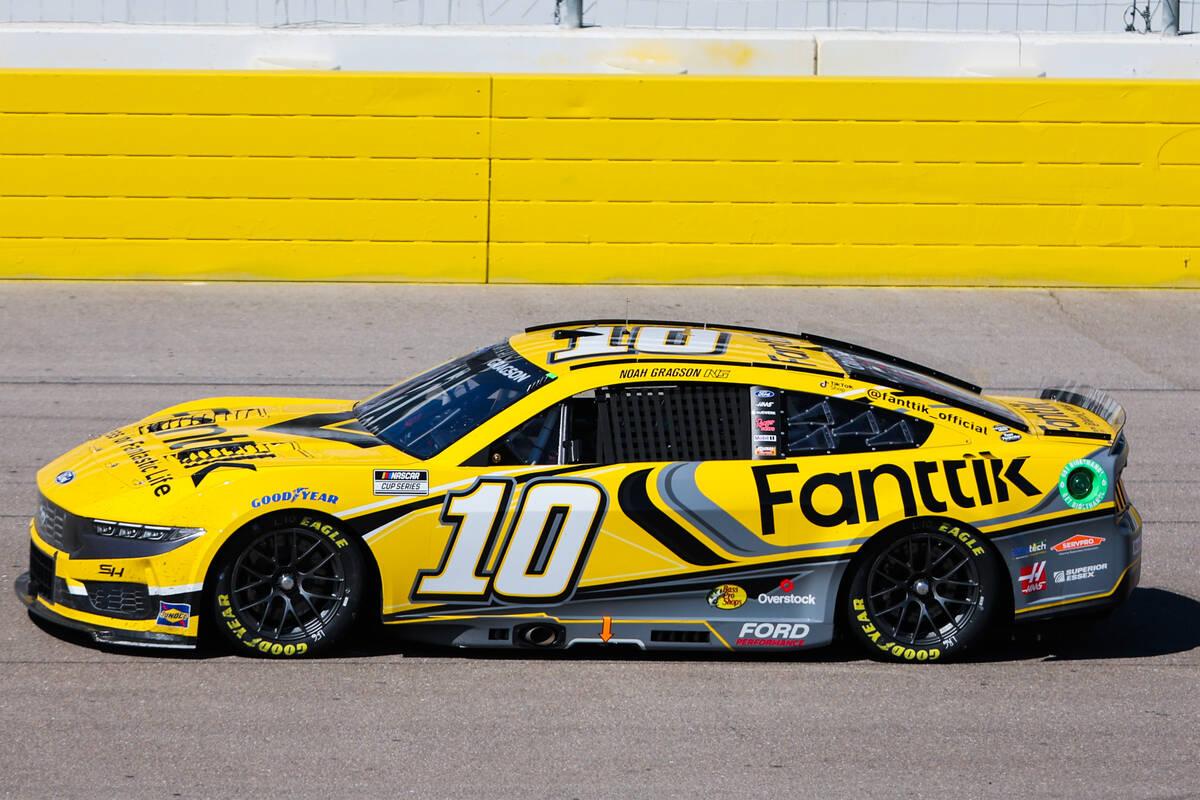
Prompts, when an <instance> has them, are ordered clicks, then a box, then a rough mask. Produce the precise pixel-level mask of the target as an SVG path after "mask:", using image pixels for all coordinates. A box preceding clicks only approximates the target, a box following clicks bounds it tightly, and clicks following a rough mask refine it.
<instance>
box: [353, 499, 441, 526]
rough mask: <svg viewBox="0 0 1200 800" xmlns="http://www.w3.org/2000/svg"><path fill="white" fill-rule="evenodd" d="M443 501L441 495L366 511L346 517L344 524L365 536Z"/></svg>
mask: <svg viewBox="0 0 1200 800" xmlns="http://www.w3.org/2000/svg"><path fill="white" fill-rule="evenodd" d="M445 499H446V496H445V495H442V494H439V495H434V496H433V497H425V498H422V499H420V500H417V501H415V502H412V503H406V504H405V505H402V506H391V507H389V508H381V509H379V510H378V511H368V512H367V513H366V514H360V515H359V516H357V517H347V518H346V519H345V520H344V522H348V523H349V524H351V525H353V526H354V527H355V529H356V530H357V531H358V532H359V534H360V535H362V536H366V535H367V534H368V533H370V532H371V531H373V530H376V529H378V528H382V527H383V526H384V525H387V524H388V523H389V522H395V521H396V520H398V519H400V518H401V517H404V516H407V515H408V514H411V513H412V512H414V511H418V510H420V509H422V508H429V507H430V506H439V505H441V504H442V501H443V500H445Z"/></svg>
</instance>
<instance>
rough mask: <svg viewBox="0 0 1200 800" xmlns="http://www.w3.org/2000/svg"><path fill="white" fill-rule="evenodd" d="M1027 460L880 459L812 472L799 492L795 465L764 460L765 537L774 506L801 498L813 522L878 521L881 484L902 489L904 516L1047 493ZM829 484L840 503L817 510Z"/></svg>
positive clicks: (756, 469) (760, 470)
mask: <svg viewBox="0 0 1200 800" xmlns="http://www.w3.org/2000/svg"><path fill="white" fill-rule="evenodd" d="M1026 460H1027V459H1025V458H1017V459H1012V460H1008V459H1001V458H972V459H969V460H968V459H963V460H957V459H950V460H947V461H917V462H915V463H913V464H912V465H911V466H910V467H901V466H899V465H896V464H881V465H880V466H878V467H873V468H870V469H860V470H857V471H854V472H822V473H819V474H817V475H811V476H809V477H807V478H806V479H805V480H804V483H803V484H801V485H800V488H799V491H797V492H793V491H792V489H789V488H785V487H786V486H787V481H788V477H787V476H789V475H791V474H793V473H795V474H797V475H798V474H799V472H800V468H799V467H798V466H797V465H796V464H788V463H785V464H760V465H756V466H753V467H751V468H750V471H751V472H752V473H753V475H754V485H755V488H757V490H758V504H759V513H760V514H761V521H762V532H763V535H764V536H769V535H771V534H773V533H775V507H776V506H780V505H786V504H788V503H792V502H796V503H798V504H799V506H800V513H802V514H803V515H804V518H805V519H807V520H808V521H809V522H811V523H812V524H814V525H818V526H820V527H822V528H833V527H836V526H838V525H857V524H858V523H860V522H876V521H878V520H879V515H880V512H879V501H878V498H877V497H876V490H877V486H880V485H882V486H885V487H887V488H889V489H892V490H894V491H895V493H897V494H899V497H900V503H901V506H902V507H903V510H904V516H905V517H915V516H917V514H919V513H922V510H924V511H926V512H932V513H935V514H941V513H945V512H946V511H947V510H948V509H949V508H950V505H951V504H953V505H954V506H956V507H958V508H974V507H976V506H987V505H991V504H993V503H1004V502H1007V501H1008V500H1009V498H1010V497H1012V495H1013V492H1014V491H1015V492H1020V493H1021V494H1023V495H1025V496H1026V497H1039V496H1041V495H1042V494H1043V493H1042V491H1041V490H1040V489H1038V488H1037V487H1036V486H1034V485H1033V484H1032V483H1030V482H1029V480H1028V479H1027V478H1026V477H1025V476H1024V475H1022V474H1021V468H1022V467H1023V466H1024V465H1025V462H1026ZM823 487H829V488H831V489H833V490H834V491H835V492H836V493H837V495H836V497H837V506H836V508H833V509H832V510H829V511H818V510H817V509H816V507H815V506H814V504H813V495H815V494H816V492H817V491H818V490H819V489H822V488H823Z"/></svg>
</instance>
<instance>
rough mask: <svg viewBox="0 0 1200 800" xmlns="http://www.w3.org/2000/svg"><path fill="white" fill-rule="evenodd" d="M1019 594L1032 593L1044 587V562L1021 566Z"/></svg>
mask: <svg viewBox="0 0 1200 800" xmlns="http://www.w3.org/2000/svg"><path fill="white" fill-rule="evenodd" d="M1020 577H1021V594H1033V593H1034V592H1040V591H1043V590H1044V589H1045V588H1046V562H1045V561H1038V562H1037V563H1036V564H1030V565H1029V566H1027V567H1021V576H1020Z"/></svg>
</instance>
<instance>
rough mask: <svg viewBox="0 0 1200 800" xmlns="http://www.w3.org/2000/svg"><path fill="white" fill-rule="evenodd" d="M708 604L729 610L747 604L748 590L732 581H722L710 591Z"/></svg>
mask: <svg viewBox="0 0 1200 800" xmlns="http://www.w3.org/2000/svg"><path fill="white" fill-rule="evenodd" d="M708 604H709V605H710V606H712V607H713V608H720V609H723V610H725V611H729V610H730V609H734V608H741V607H742V606H743V605H745V604H746V590H745V589H743V588H742V587H740V586H737V585H735V584H732V583H722V584H721V585H720V586H718V587H716V588H715V589H713V590H712V591H711V592H709V593H708Z"/></svg>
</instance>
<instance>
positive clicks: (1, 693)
mask: <svg viewBox="0 0 1200 800" xmlns="http://www.w3.org/2000/svg"><path fill="white" fill-rule="evenodd" d="M627 311H628V313H629V314H631V315H633V316H634V317H638V316H643V317H655V318H667V319H682V320H701V321H703V320H709V321H723V322H727V323H736V324H742V325H756V326H762V327H767V328H777V329H783V330H805V331H811V332H818V333H825V334H827V335H832V336H836V337H841V338H847V339H851V340H857V341H859V342H861V343H863V344H867V345H870V346H876V347H881V348H884V349H889V350H892V351H894V352H897V353H898V354H901V355H905V356H908V357H910V358H913V359H915V360H917V361H920V362H924V363H928V364H930V365H931V366H937V367H940V368H943V369H944V370H946V371H949V372H952V373H954V372H958V373H960V374H962V375H963V377H968V378H973V379H975V380H976V381H977V382H979V383H982V384H983V385H984V386H985V387H987V388H989V389H992V390H1004V391H1013V392H1017V393H1020V392H1032V391H1033V390H1034V389H1035V388H1036V387H1037V386H1039V385H1040V384H1041V382H1042V380H1043V379H1044V378H1052V377H1073V378H1077V379H1081V380H1084V381H1086V382H1089V383H1091V384H1093V385H1096V386H1100V387H1103V388H1105V389H1108V390H1110V391H1111V392H1112V393H1113V394H1114V395H1115V396H1116V397H1117V398H1118V400H1119V401H1120V402H1121V403H1123V404H1124V406H1125V408H1126V409H1127V411H1128V414H1129V423H1128V426H1127V428H1126V430H1127V432H1128V436H1129V439H1130V442H1131V448H1132V449H1131V457H1130V462H1129V467H1128V469H1127V471H1126V473H1125V476H1126V477H1125V480H1126V485H1127V488H1128V492H1129V495H1130V496H1131V498H1132V500H1133V502H1134V503H1135V504H1136V505H1137V507H1138V508H1139V509H1140V510H1141V512H1142V514H1143V517H1144V520H1145V547H1144V567H1143V571H1142V583H1141V587H1140V588H1139V589H1138V590H1137V591H1136V592H1135V593H1134V595H1133V597H1132V599H1131V600H1130V602H1129V603H1128V604H1127V605H1125V606H1124V607H1122V608H1121V609H1119V610H1118V611H1117V612H1116V613H1114V614H1113V615H1112V616H1111V617H1109V618H1108V619H1106V620H1103V621H1101V622H1098V623H1095V624H1094V625H1092V626H1090V627H1079V626H1073V627H1072V628H1070V629H1067V630H1049V631H1046V632H1043V633H1040V634H1035V633H1033V632H1029V633H1026V634H1023V635H1022V636H1020V637H1018V638H1017V639H1016V641H1009V640H1000V641H997V642H996V643H994V644H992V645H990V646H988V647H986V648H985V649H983V650H981V651H980V652H978V653H976V655H975V656H974V657H973V659H972V660H971V661H969V662H968V663H961V664H943V665H922V666H907V665H906V666H889V665H883V664H877V663H874V662H871V661H867V660H863V659H861V658H860V657H859V656H858V655H857V654H856V653H854V652H852V651H850V650H848V649H847V648H845V647H834V648H831V649H826V650H814V651H812V652H810V653H804V654H800V655H797V656H792V657H785V658H780V657H772V658H765V657H763V658H733V657H720V656H718V657H711V658H710V657H695V656H688V657H673V656H656V655H646V654H640V653H637V652H626V651H624V650H621V651H615V652H614V651H612V650H607V651H606V650H592V651H588V652H574V651H572V652H569V653H565V654H552V655H542V654H530V653H499V654H486V653H485V654H472V653H462V652H458V651H452V650H434V649H414V648H411V647H407V646H404V645H402V644H401V643H399V642H398V641H396V640H394V639H393V638H392V637H390V636H386V635H381V636H378V637H376V638H373V639H371V640H368V641H359V642H357V643H355V644H354V645H353V646H352V647H351V648H350V649H349V650H348V652H347V653H346V654H345V655H343V656H341V657H337V658H329V659H322V660H317V661H308V662H292V663H278V662H271V661H262V660H255V659H248V658H242V657H234V656H230V655H223V654H220V653H200V654H197V655H185V656H180V655H178V654H171V653H166V654H162V655H155V654H151V653H148V652H143V651H134V652H130V651H122V650H115V649H114V650H105V649H101V648H98V647H96V646H93V645H91V644H89V643H88V642H86V641H82V640H81V639H80V638H78V637H76V636H71V635H68V634H64V633H62V632H58V631H55V630H47V629H43V628H41V627H39V626H37V625H35V624H34V623H33V622H32V621H31V620H30V618H29V616H28V615H27V614H26V613H25V611H24V610H23V608H22V606H21V605H20V603H19V602H18V600H17V599H16V597H15V595H14V593H13V591H12V588H11V586H12V582H13V580H14V579H15V578H16V576H17V575H18V574H19V573H20V572H22V571H24V570H25V569H27V558H28V539H27V536H28V534H27V524H28V518H29V516H30V514H31V512H32V511H33V508H34V503H35V497H36V493H35V488H34V484H33V476H34V472H35V471H36V470H37V469H38V468H39V467H40V466H41V465H42V464H44V463H45V462H47V461H49V460H50V459H52V458H54V457H55V456H57V455H58V454H59V453H61V452H63V451H65V450H67V449H68V448H70V447H71V446H73V445H75V444H76V443H78V442H81V441H83V440H84V439H86V438H87V437H89V436H93V435H96V434H98V433H101V432H103V431H106V430H109V429H111V428H113V427H115V426H117V425H119V424H122V423H125V422H128V421H131V420H133V419H136V418H139V417H141V416H143V415H145V414H147V413H149V412H152V411H155V410H157V409H159V408H162V407H164V406H167V405H170V404H173V403H176V402H180V401H184V400H188V399H194V398H198V397H206V396H214V395H259V394H262V395H278V396H288V395H291V396H319V397H351V398H355V397H360V396H364V395H366V394H368V393H371V392H373V391H374V390H376V389H377V388H380V387H382V386H384V385H386V384H389V383H393V382H395V381H396V380H399V379H400V378H403V377H405V376H407V375H409V374H411V373H412V372H414V371H416V370H418V369H420V368H423V367H425V366H428V365H431V364H433V363H435V362H438V361H440V360H443V359H445V358H448V357H450V356H453V355H456V354H458V353H460V352H463V351H465V350H468V349H474V348H475V347H476V346H479V345H482V344H485V343H489V342H492V341H495V340H499V339H501V338H503V337H505V336H507V335H509V334H511V333H513V332H514V331H515V330H517V329H518V328H520V327H523V326H524V325H526V324H532V323H536V322H546V321H556V320H570V319H577V318H581V317H624V316H625V315H626V313H627ZM1198 331H1200V293H1196V292H1184V291H1142V292H1107V291H1053V292H1052V291H1025V290H1004V291H984V290H928V291H914V290H867V289H808V288H800V289H783V288H761V289H739V288H682V289H681V288H667V289H664V288H643V287H611V288H557V287H553V288H549V287H513V288H504V287H495V286H486V287H438V286H404V285H386V286H380V285H351V286H347V285H336V286H335V285H286V286H282V285H269V284H242V285H230V284H210V285H194V284H157V285H149V284H117V285H111V284H88V283H0V339H2V341H0V344H2V348H0V353H2V357H0V432H2V439H0V441H2V442H3V448H2V449H0V570H2V574H0V580H2V581H3V591H0V698H2V702H0V725H2V727H3V741H4V742H5V744H4V746H3V747H2V748H0V788H2V790H3V795H4V796H6V797H16V798H42V797H99V798H106V797H112V798H118V797H120V798H126V797H128V798H140V797H153V798H158V797H167V798H169V797H184V798H200V797H250V796H262V797H280V796H289V797H296V798H309V797H311V798H340V797H350V796H354V797H431V798H433V797H447V798H450V797H477V796H490V797H505V798H509V797H546V798H659V797H663V798H672V797H680V798H683V797H687V798H693V797H713V796H724V797H735V798H758V797H771V798H777V797H798V798H836V797H853V798H864V797H880V798H897V797H939V798H940V797H955V798H974V797H1002V798H1021V800H1025V799H1026V798H1037V800H1043V798H1058V797H1063V798H1089V799H1091V798H1110V797H1111V798H1128V797H1139V798H1141V797H1146V798H1149V797H1154V798H1183V797H1197V796H1200V576H1198V575H1197V565H1198V564H1200V512H1198V511H1197V500H1196V486H1197V485H1198V484H1200V434H1198V433H1197V420H1198V418H1200V413H1198V412H1200V335H1198Z"/></svg>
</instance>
